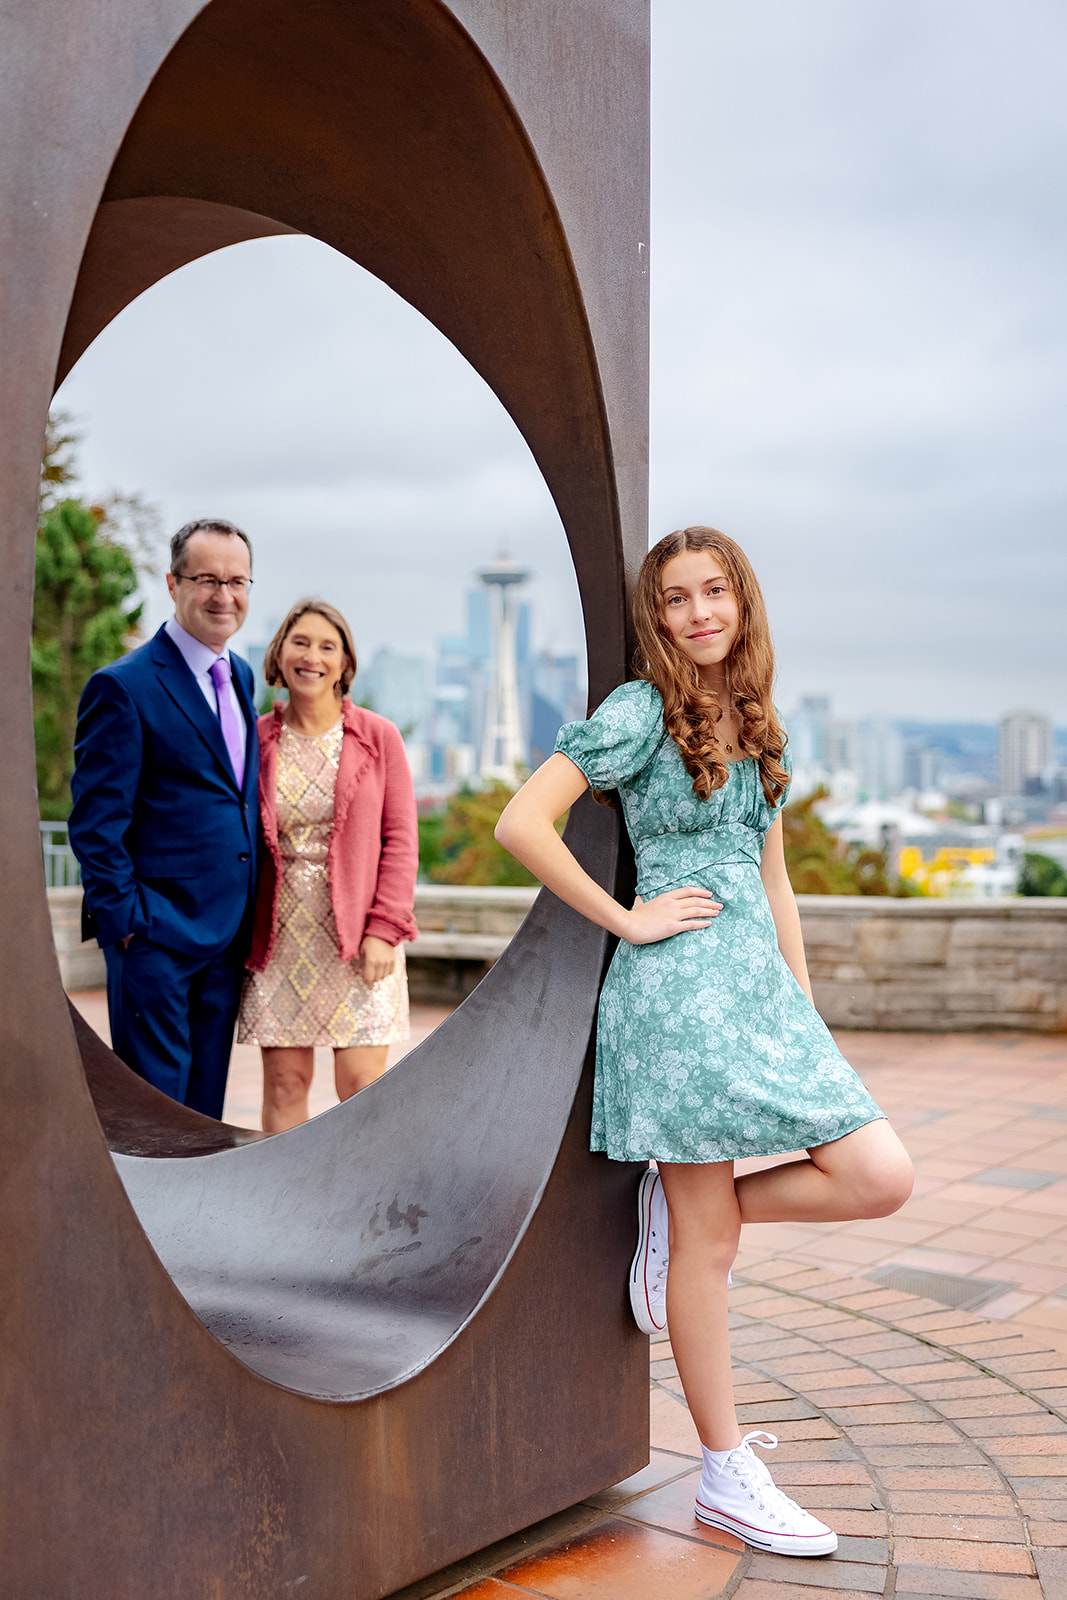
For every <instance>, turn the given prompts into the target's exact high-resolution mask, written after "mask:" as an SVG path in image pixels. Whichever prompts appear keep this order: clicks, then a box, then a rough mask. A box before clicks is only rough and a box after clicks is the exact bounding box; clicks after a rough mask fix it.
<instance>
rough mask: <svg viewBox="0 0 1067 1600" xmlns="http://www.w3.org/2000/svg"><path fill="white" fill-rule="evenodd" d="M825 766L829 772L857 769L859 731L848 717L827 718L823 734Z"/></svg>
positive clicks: (853, 770)
mask: <svg viewBox="0 0 1067 1600" xmlns="http://www.w3.org/2000/svg"><path fill="white" fill-rule="evenodd" d="M823 739H824V746H825V756H826V765H827V767H828V768H829V770H830V771H831V772H856V771H858V769H859V761H860V757H859V729H858V728H857V726H856V724H855V723H854V722H853V721H852V720H851V719H850V718H848V717H827V719H826V723H825V731H824V734H823Z"/></svg>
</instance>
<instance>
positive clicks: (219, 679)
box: [210, 656, 244, 788]
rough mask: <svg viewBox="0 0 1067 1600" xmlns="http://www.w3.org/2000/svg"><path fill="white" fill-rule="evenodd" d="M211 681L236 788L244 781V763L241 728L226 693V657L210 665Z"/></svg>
mask: <svg viewBox="0 0 1067 1600" xmlns="http://www.w3.org/2000/svg"><path fill="white" fill-rule="evenodd" d="M210 671H211V681H212V683H213V684H214V685H215V699H216V700H217V701H218V703H219V722H220V723H221V724H222V737H223V738H224V739H225V740H226V749H227V750H228V751H229V754H230V766H231V767H232V768H233V775H234V777H235V778H236V779H237V787H238V788H240V787H241V783H242V780H243V779H244V762H243V761H242V759H241V727H240V724H239V722H238V721H237V713H236V711H235V710H234V709H233V701H232V699H231V698H230V696H229V695H228V694H227V693H226V689H227V685H228V684H229V681H230V678H231V676H232V674H231V672H230V660H229V657H228V656H216V658H215V660H214V661H213V662H212V663H211V668H210Z"/></svg>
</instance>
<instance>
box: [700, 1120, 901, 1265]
mask: <svg viewBox="0 0 1067 1600" xmlns="http://www.w3.org/2000/svg"><path fill="white" fill-rule="evenodd" d="M808 1155H809V1157H810V1159H808V1160H801V1161H786V1162H783V1163H782V1165H781V1166H778V1167H767V1168H765V1169H764V1171H762V1172H748V1173H746V1174H745V1175H744V1177H741V1178H738V1180H737V1201H738V1205H739V1207H740V1211H741V1221H742V1222H851V1221H853V1220H855V1219H856V1218H858V1217H887V1216H889V1215H890V1214H891V1213H892V1212H894V1211H897V1210H899V1209H900V1207H901V1206H902V1205H903V1204H904V1202H905V1200H907V1198H908V1196H909V1195H910V1194H911V1189H912V1182H913V1179H914V1174H913V1172H912V1166H911V1160H910V1158H909V1156H908V1153H907V1151H906V1150H905V1149H904V1146H903V1145H902V1144H901V1142H900V1140H899V1139H898V1138H897V1136H896V1134H895V1133H894V1132H893V1130H892V1128H891V1127H890V1126H889V1124H888V1122H886V1121H885V1120H884V1119H882V1120H880V1121H877V1122H868V1123H866V1124H865V1126H864V1127H862V1128H857V1129H856V1131H855V1132H854V1133H846V1134H844V1135H843V1137H842V1138H840V1139H835V1140H834V1141H833V1142H832V1143H831V1144H820V1145H815V1146H814V1147H813V1148H812V1149H811V1150H810V1151H809V1152H808ZM668 1282H669V1279H668Z"/></svg>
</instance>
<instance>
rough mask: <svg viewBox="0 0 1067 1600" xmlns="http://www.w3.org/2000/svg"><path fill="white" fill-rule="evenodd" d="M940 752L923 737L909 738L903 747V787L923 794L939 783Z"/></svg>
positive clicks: (936, 786)
mask: <svg viewBox="0 0 1067 1600" xmlns="http://www.w3.org/2000/svg"><path fill="white" fill-rule="evenodd" d="M942 760H943V757H942V754H941V750H940V748H939V747H938V746H937V745H935V744H927V743H926V741H925V740H924V739H909V740H908V742H907V744H906V745H905V747H904V787H905V789H917V790H918V791H919V793H920V794H924V793H926V792H927V791H929V790H931V789H936V788H938V787H939V785H940V783H941V767H942Z"/></svg>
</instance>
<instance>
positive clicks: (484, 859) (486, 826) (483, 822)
mask: <svg viewBox="0 0 1067 1600" xmlns="http://www.w3.org/2000/svg"><path fill="white" fill-rule="evenodd" d="M514 792H515V791H514V790H513V789H509V788H508V785H507V784H506V783H492V784H489V785H487V786H486V787H485V788H484V789H472V788H471V787H470V786H469V785H466V784H465V785H464V786H463V788H462V789H459V790H457V792H456V793H455V794H454V795H452V797H451V798H450V799H449V801H448V803H447V805H446V806H445V808H444V810H443V811H439V812H436V813H434V814H432V815H430V816H428V817H420V818H419V873H420V876H421V877H423V878H424V879H426V878H428V879H429V880H430V882H431V883H457V884H471V885H477V886H479V887H485V886H495V887H497V888H509V889H510V888H516V887H525V886H528V885H536V884H537V879H536V878H535V877H534V875H533V873H532V872H527V870H526V868H525V867H524V866H522V865H521V864H520V863H519V862H518V861H516V860H515V857H514V856H512V855H509V854H508V852H507V851H506V850H505V849H504V847H503V845H499V844H497V842H496V840H495V839H494V838H493V829H494V828H495V827H496V825H497V821H498V819H499V817H500V813H501V812H502V811H503V809H504V807H505V806H506V805H507V803H508V801H509V800H510V799H511V797H512V795H513V794H514ZM566 820H567V819H566V817H561V818H560V819H559V821H558V822H557V823H556V829H557V831H558V832H560V833H562V832H563V827H564V824H565V823H566Z"/></svg>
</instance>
